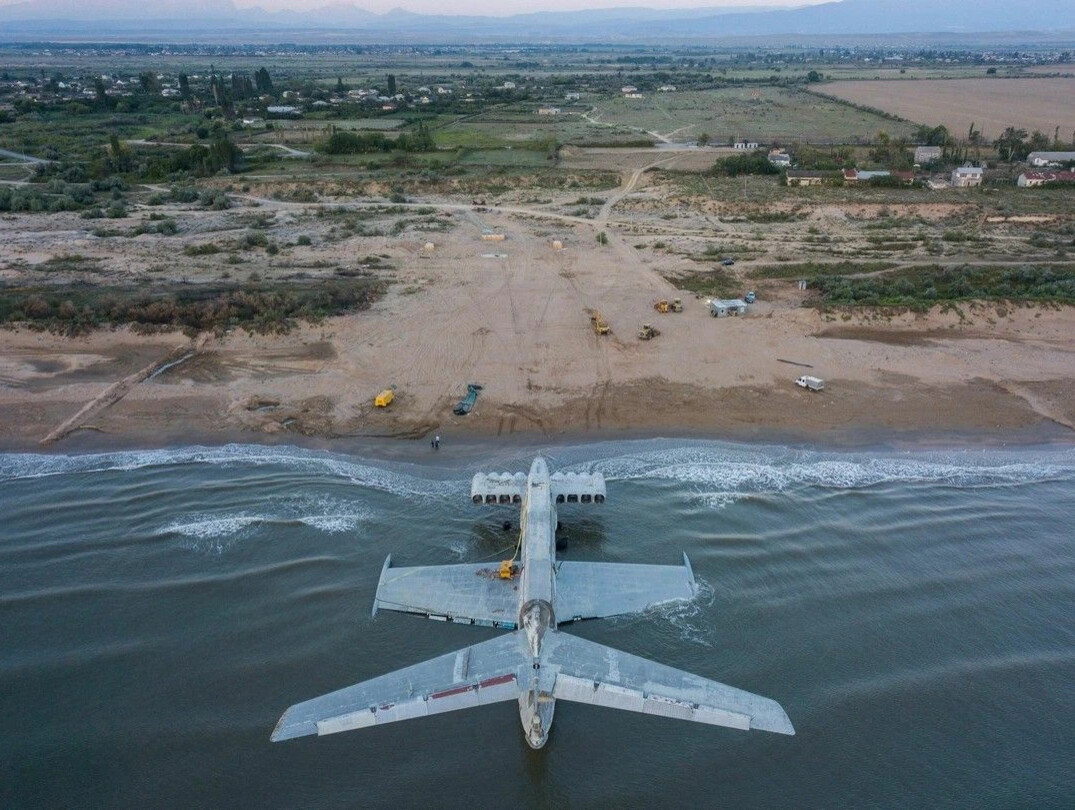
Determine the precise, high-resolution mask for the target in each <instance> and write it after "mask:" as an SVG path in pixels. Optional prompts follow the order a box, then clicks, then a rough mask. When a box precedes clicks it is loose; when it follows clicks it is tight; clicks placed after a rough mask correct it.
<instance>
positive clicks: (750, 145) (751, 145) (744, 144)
mask: <svg viewBox="0 0 1075 810" xmlns="http://www.w3.org/2000/svg"><path fill="white" fill-rule="evenodd" d="M732 148H733V149H757V148H758V144H757V142H755V141H736V142H735V143H733V144H732Z"/></svg>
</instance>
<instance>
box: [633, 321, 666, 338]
mask: <svg viewBox="0 0 1075 810" xmlns="http://www.w3.org/2000/svg"><path fill="white" fill-rule="evenodd" d="M659 334H661V330H659V329H654V328H653V325H652V324H648V323H644V324H642V328H641V329H639V330H638V339H639V340H652V339H653V338H655V337H657V335H659Z"/></svg>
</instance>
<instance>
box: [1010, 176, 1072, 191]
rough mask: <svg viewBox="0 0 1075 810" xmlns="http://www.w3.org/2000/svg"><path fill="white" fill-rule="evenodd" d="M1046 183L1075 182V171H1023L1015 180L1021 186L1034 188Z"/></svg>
mask: <svg viewBox="0 0 1075 810" xmlns="http://www.w3.org/2000/svg"><path fill="white" fill-rule="evenodd" d="M1046 183H1075V172H1023V173H1022V174H1021V175H1019V179H1017V180H1016V181H1015V184H1016V185H1017V186H1019V188H1034V187H1035V186H1044V185H1045V184H1046Z"/></svg>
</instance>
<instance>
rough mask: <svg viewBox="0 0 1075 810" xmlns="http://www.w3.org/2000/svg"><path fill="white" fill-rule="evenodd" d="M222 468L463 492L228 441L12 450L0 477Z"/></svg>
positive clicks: (415, 492)
mask: <svg viewBox="0 0 1075 810" xmlns="http://www.w3.org/2000/svg"><path fill="white" fill-rule="evenodd" d="M186 464H190V465H210V466H217V467H232V466H243V467H256V466H275V467H282V468H285V469H287V470H288V471H289V472H307V473H311V474H324V475H329V476H331V477H333V478H339V479H343V480H345V481H349V482H350V483H352V484H355V485H357V486H361V487H368V488H370V489H375V490H379V491H381V492H387V493H390V494H393V495H402V496H419V497H428V498H440V497H446V496H454V495H458V494H462V493H464V491H465V490H466V489H467V487H465V486H464V483H463V482H460V481H438V480H433V479H425V478H419V477H417V476H413V475H408V474H406V473H402V472H397V471H394V470H390V469H387V468H386V467H380V466H375V465H373V464H369V463H364V462H362V461H358V460H355V459H353V458H350V457H347V456H339V455H334V454H331V453H324V452H317V451H312V450H303V449H300V448H297V447H261V446H257V445H245V444H228V445H224V446H222V447H180V448H175V449H166V450H131V451H122V452H115V453H91V454H85V455H71V456H66V455H50V454H40V453H39V454H33V453H27V454H8V455H0V481H5V480H7V481H11V480H19V479H28V478H44V477H48V476H53V475H75V474H81V473H98V472H112V471H120V472H124V471H131V470H139V469H144V468H148V467H169V466H178V465H186Z"/></svg>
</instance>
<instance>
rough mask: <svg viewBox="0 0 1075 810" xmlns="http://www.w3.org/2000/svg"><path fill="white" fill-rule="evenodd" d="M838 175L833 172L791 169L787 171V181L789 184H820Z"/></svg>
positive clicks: (829, 181) (828, 181)
mask: <svg viewBox="0 0 1075 810" xmlns="http://www.w3.org/2000/svg"><path fill="white" fill-rule="evenodd" d="M838 176H839V175H837V174H836V173H835V172H824V171H811V170H803V169H792V170H789V171H788V173H787V183H788V185H789V186H821V185H824V184H825V183H831V182H832V181H833V179H835V178H836V177H838Z"/></svg>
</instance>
